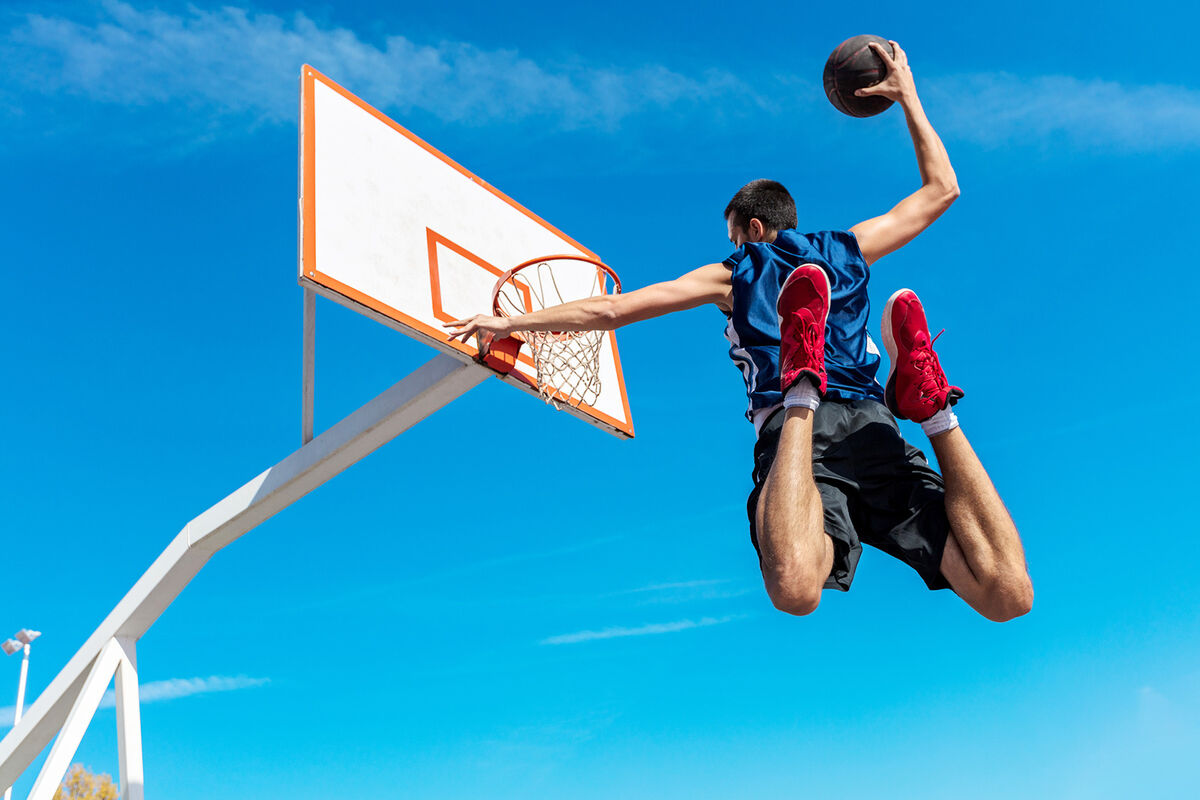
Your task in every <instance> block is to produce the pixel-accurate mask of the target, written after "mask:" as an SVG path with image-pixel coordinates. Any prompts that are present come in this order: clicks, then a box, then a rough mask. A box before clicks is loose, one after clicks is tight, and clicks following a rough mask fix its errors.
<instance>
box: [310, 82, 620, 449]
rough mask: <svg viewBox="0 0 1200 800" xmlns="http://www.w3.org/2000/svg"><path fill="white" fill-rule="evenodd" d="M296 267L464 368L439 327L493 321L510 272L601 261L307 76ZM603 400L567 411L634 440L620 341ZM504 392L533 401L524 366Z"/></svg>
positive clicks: (610, 352) (526, 363)
mask: <svg viewBox="0 0 1200 800" xmlns="http://www.w3.org/2000/svg"><path fill="white" fill-rule="evenodd" d="M299 216H300V264H299V272H300V274H299V278H300V283H301V284H302V285H304V286H307V287H311V288H312V289H314V290H315V291H316V292H317V293H318V294H320V295H322V296H324V297H327V298H329V299H332V300H334V301H336V302H338V303H341V304H342V305H345V306H347V307H349V308H351V309H354V310H355V311H358V312H360V313H362V314H365V315H367V316H369V317H372V318H374V319H376V320H378V321H380V322H383V323H384V324H387V325H389V326H390V327H392V328H394V329H396V330H398V331H400V332H402V333H405V334H407V335H409V336H412V337H413V338H415V339H418V340H420V341H422V342H425V343H426V344H429V345H431V346H433V347H435V348H437V349H438V350H440V351H442V352H445V353H449V354H451V355H454V356H456V357H458V358H460V359H462V360H471V359H475V358H476V357H477V356H478V350H477V345H476V343H475V341H474V340H472V341H470V342H467V343H463V342H458V341H454V342H448V341H447V340H446V334H445V332H444V329H443V328H442V323H443V322H449V321H450V320H453V319H459V318H462V317H468V316H471V315H473V314H490V313H491V306H492V302H491V301H492V289H493V287H494V286H495V283H496V280H497V278H499V277H500V276H501V275H502V274H503V273H504V272H505V271H506V270H508V269H509V268H510V267H513V266H515V265H516V264H518V263H520V262H522V261H525V260H527V259H530V258H537V257H540V256H544V255H550V254H559V253H562V254H580V255H585V256H589V257H592V258H596V257H597V256H596V254H595V253H593V252H592V251H590V250H588V249H587V248H586V247H584V246H583V245H581V244H579V243H578V242H576V241H575V240H574V239H572V238H571V237H569V236H567V235H566V234H564V233H563V232H562V231H560V230H558V229H557V228H555V227H554V226H553V225H551V224H549V223H548V222H546V221H545V220H543V219H542V218H541V217H539V216H537V215H536V214H534V213H533V212H532V211H529V210H528V209H526V208H525V207H524V206H522V205H520V204H519V203H517V202H516V201H515V200H513V199H511V198H510V197H508V196H507V195H505V194H503V193H502V192H500V191H499V190H498V189H496V188H495V187H494V186H491V185H490V184H488V183H486V182H484V181H483V180H481V179H480V178H478V177H477V176H475V175H474V174H472V173H471V172H469V171H467V170H466V169H465V168H464V167H462V166H460V165H459V164H457V163H456V162H454V161H453V160H451V159H450V158H449V157H447V156H446V155H444V154H442V153H441V152H439V151H438V150H436V149H434V148H433V147H431V146H430V145H428V144H426V143H425V142H424V141H422V140H421V139H419V138H417V136H415V135H414V134H412V133H411V132H409V131H408V130H406V129H405V128H403V127H401V126H400V125H399V124H397V123H396V122H394V121H393V120H391V119H389V118H388V117H387V116H385V115H384V114H383V113H381V112H380V111H378V110H376V109H375V108H372V107H371V106H370V105H368V104H367V103H365V102H364V101H363V100H361V99H359V98H358V97H355V96H354V95H353V94H351V93H350V92H349V91H347V90H346V89H344V88H342V87H341V86H339V85H337V84H336V83H334V82H333V81H332V80H330V79H329V78H327V77H325V76H324V75H322V74H321V73H319V72H317V71H316V70H315V69H313V68H312V67H310V66H307V65H305V66H304V67H303V68H302V70H301V79H300V205H299ZM600 377H601V385H602V391H601V392H600V395H599V397H598V398H597V399H596V400H595V401H594V402H593V403H592V404H591V405H589V404H586V403H581V404H579V406H578V407H573V406H572V405H563V406H562V408H563V410H565V411H567V412H569V413H571V414H574V415H575V416H577V417H579V418H581V419H583V420H585V421H587V422H589V423H591V424H593V425H595V426H597V427H599V428H601V429H603V430H606V431H608V432H609V433H612V434H615V435H617V436H621V437H632V436H633V422H632V419H631V418H630V413H629V400H628V397H627V395H626V390H625V381H624V376H623V375H622V373H621V360H620V356H619V354H618V352H617V340H616V334H615V332H609V333H608V334H607V335H606V336H605V337H604V343H603V348H602V351H601V362H600ZM503 380H504V381H505V382H506V383H509V384H510V385H513V386H517V387H518V388H521V389H523V390H525V391H527V392H530V393H531V394H536V393H537V392H536V381H537V378H536V374H535V372H534V368H533V364H532V361H531V360H530V359H529V358H528V356H527V355H523V356H522V357H521V358H519V359H518V362H517V366H516V369H515V370H514V372H513V374H510V375H508V376H505V377H504V378H503Z"/></svg>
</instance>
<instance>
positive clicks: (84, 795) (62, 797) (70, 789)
mask: <svg viewBox="0 0 1200 800" xmlns="http://www.w3.org/2000/svg"><path fill="white" fill-rule="evenodd" d="M118 794H119V792H118V791H117V785H116V784H115V783H113V779H112V776H111V775H93V774H92V773H90V772H88V771H87V770H86V769H84V767H83V765H82V764H75V765H74V766H72V767H71V771H70V772H68V773H67V777H66V778H64V779H63V782H62V786H60V787H58V789H56V790H55V791H54V800H117V796H118Z"/></svg>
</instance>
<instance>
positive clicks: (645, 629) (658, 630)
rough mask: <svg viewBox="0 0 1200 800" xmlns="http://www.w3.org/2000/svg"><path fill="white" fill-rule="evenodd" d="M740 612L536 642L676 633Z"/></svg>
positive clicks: (726, 619)
mask: <svg viewBox="0 0 1200 800" xmlns="http://www.w3.org/2000/svg"><path fill="white" fill-rule="evenodd" d="M741 617H742V615H741V614H731V615H729V616H725V617H701V618H700V619H681V620H678V621H676V622H656V623H651V624H649V625H641V626H639V627H636V628H621V627H615V628H604V629H603V630H598V631H577V632H575V633H564V634H560V635H558V636H550V637H548V638H546V639H542V640H541V641H540V642H538V644H577V643H579V642H591V641H595V640H597V639H619V638H622V637H625V636H657V635H659V634H663V633H678V632H679V631H686V630H691V629H692V628H706V627H708V626H710V625H721V624H722V623H725V622H732V621H733V620H735V619H740V618H741Z"/></svg>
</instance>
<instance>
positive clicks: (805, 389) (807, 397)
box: [783, 377, 821, 411]
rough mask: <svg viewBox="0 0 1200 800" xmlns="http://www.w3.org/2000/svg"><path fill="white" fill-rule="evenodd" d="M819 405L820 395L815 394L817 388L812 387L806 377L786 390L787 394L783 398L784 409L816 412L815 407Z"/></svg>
mask: <svg viewBox="0 0 1200 800" xmlns="http://www.w3.org/2000/svg"><path fill="white" fill-rule="evenodd" d="M819 405H821V395H820V394H818V393H817V387H816V386H813V383H812V381H810V380H809V379H808V378H807V377H805V378H801V379H799V380H798V381H796V382H795V383H793V384H792V388H790V389H788V390H787V394H785V395H784V396H783V407H784V408H796V407H801V408H811V409H812V410H813V411H816V410H817V406H819Z"/></svg>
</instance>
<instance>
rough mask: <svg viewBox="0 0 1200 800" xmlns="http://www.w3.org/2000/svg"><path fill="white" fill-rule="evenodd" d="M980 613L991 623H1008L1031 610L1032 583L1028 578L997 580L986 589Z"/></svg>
mask: <svg viewBox="0 0 1200 800" xmlns="http://www.w3.org/2000/svg"><path fill="white" fill-rule="evenodd" d="M988 588H989V591H988V598H987V602H986V604H985V608H982V609H980V611H981V613H983V615H984V616H985V617H987V618H988V619H990V620H991V621H993V622H1008V621H1009V620H1013V619H1016V618H1017V617H1023V616H1025V615H1026V614H1028V613H1029V612H1030V611H1031V610H1033V583H1032V582H1031V581H1030V580H1029V577H1028V576H1022V577H1020V578H1015V577H1014V578H1008V579H999V580H996V581H993V582H992V585H991V586H989V587H988Z"/></svg>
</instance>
